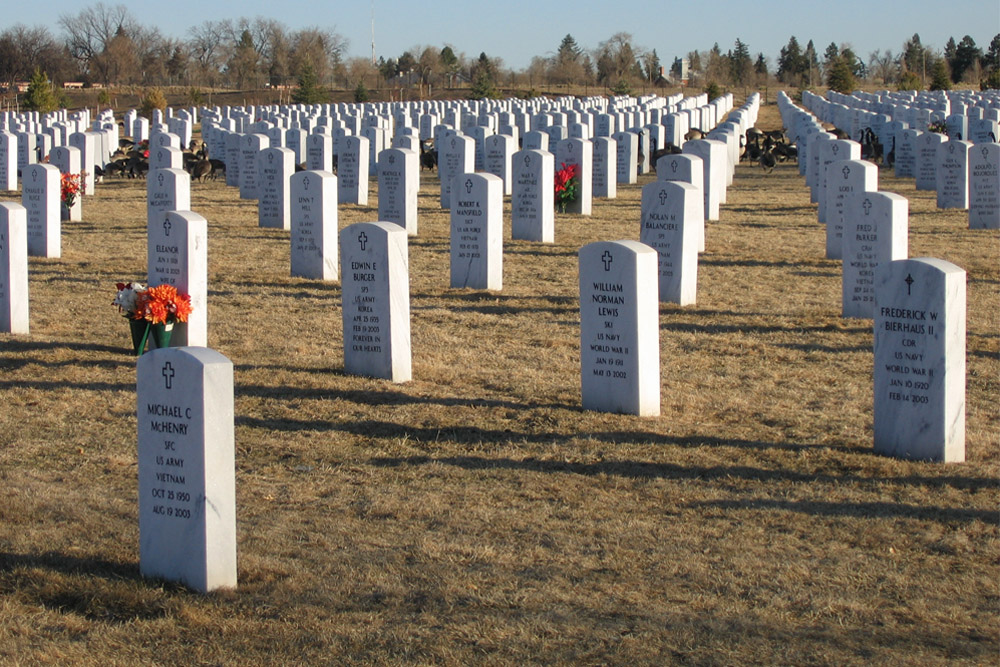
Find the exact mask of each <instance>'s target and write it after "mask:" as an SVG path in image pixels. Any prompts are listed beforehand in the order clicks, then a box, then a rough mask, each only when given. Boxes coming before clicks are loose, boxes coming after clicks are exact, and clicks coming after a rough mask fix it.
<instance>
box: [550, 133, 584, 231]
mask: <svg viewBox="0 0 1000 667" xmlns="http://www.w3.org/2000/svg"><path fill="white" fill-rule="evenodd" d="M555 164H556V167H555V168H556V171H557V172H558V171H559V170H560V169H562V168H563V165H566V166H569V165H572V164H575V165H577V167H578V169H577V176H576V178H577V181H578V184H577V190H576V193H577V194H576V200H574V201H573V202H571V203H570V204H569V206H568V207H567V210H566V212H567V213H576V214H578V215H591V213H592V211H593V205H594V204H593V201H594V199H593V196H594V195H593V193H594V190H593V178H594V145H593V144H592V143H590V142H589V141H585V140H583V139H563V140H562V141H560V142H559V143H558V144H557V145H556V161H555Z"/></svg>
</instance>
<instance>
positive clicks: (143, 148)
mask: <svg viewBox="0 0 1000 667" xmlns="http://www.w3.org/2000/svg"><path fill="white" fill-rule="evenodd" d="M139 151H140V152H141V153H142V156H143V157H144V158H149V139H143V140H142V141H140V142H139Z"/></svg>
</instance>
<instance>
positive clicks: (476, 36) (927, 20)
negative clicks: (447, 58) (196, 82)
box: [0, 0, 1000, 69]
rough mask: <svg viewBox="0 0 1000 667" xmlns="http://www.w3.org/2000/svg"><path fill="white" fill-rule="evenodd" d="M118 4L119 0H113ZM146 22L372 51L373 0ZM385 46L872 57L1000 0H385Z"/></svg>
mask: <svg viewBox="0 0 1000 667" xmlns="http://www.w3.org/2000/svg"><path fill="white" fill-rule="evenodd" d="M5 4H6V5H7V6H5V8H4V11H3V15H2V19H0V21H2V22H0V27H2V28H6V27H9V26H10V25H13V24H15V23H24V24H26V25H29V26H34V25H44V26H47V27H49V28H50V29H51V30H52V31H53V32H54V33H56V34H58V33H59V28H58V25H57V20H58V17H59V16H61V15H64V14H65V15H74V14H77V13H78V12H79V11H80V9H81V8H83V7H86V6H92V5H94V4H96V3H81V2H79V1H78V0H77V1H70V0H50V1H48V2H38V1H36V2H10V3H5ZM115 4H118V3H117V2H114V0H110V1H108V2H105V5H115ZM128 7H129V10H130V11H131V13H132V14H133V16H135V17H136V18H137V19H138V20H139V21H140V22H141V23H142V24H144V25H146V26H153V25H155V26H157V27H158V28H159V29H160V32H161V33H163V34H164V35H166V36H172V37H186V36H187V31H188V29H189V28H190V27H192V26H195V25H198V24H200V23H202V22H204V21H206V20H218V19H222V18H237V17H239V16H246V17H249V18H253V17H255V16H258V15H260V16H264V17H267V18H274V19H277V20H279V21H281V22H282V23H284V24H285V25H287V26H288V27H289V28H293V29H296V28H304V27H310V26H318V27H334V28H335V29H336V31H337V32H338V33H340V34H341V35H343V36H344V37H346V38H347V39H348V40H349V42H350V45H349V48H348V55H349V56H360V57H368V55H369V54H370V53H371V17H372V2H371V0H367V1H365V0H358V1H355V2H329V3H316V2H297V1H294V0H286V1H285V2H264V1H262V0H245V1H244V2H241V3H230V2H226V3H211V2H205V0H197V1H195V0H166V2H157V3H152V2H142V3H128ZM374 7H375V49H376V53H377V54H378V55H380V56H385V57H386V58H390V57H397V56H399V55H400V54H401V53H402V52H403V51H406V50H408V49H410V48H411V47H414V46H418V45H421V46H422V45H433V46H438V47H440V46H441V45H443V44H446V43H447V44H451V45H452V47H453V48H454V49H455V51H456V52H464V53H465V54H466V55H467V56H469V57H473V58H474V57H477V56H478V55H479V53H480V52H482V51H485V52H486V53H487V54H488V55H490V56H494V57H495V56H499V57H500V58H502V59H503V61H504V64H505V65H506V66H508V67H513V68H516V69H520V68H523V67H526V66H527V65H528V63H529V62H530V60H531V58H532V56H536V55H537V56H547V55H551V54H552V52H554V51H555V49H556V48H557V47H558V45H559V42H560V41H561V40H562V38H563V36H565V35H566V34H571V35H573V37H574V38H575V39H576V41H577V43H578V44H579V45H580V46H582V47H584V48H587V49H593V48H596V47H597V45H598V44H599V43H600V42H602V41H604V40H606V39H607V38H608V37H610V36H611V35H613V34H615V33H618V32H627V33H631V34H632V36H633V42H632V43H633V45H635V46H639V47H643V48H646V49H654V48H655V49H656V52H657V54H658V55H659V57H660V60H661V61H662V62H663V63H664V64H665V65H669V64H670V62H671V61H672V60H673V58H674V57H675V56H683V55H685V54H686V53H687V52H688V51H691V50H694V49H698V50H706V49H708V48H710V47H711V46H712V44H713V43H714V42H718V43H719V47H720V48H721V49H722V51H723V52H725V51H727V50H729V49H730V48H731V47H732V45H733V42H734V41H735V40H736V38H740V39H741V40H742V41H743V42H744V43H746V44H747V45H748V46H749V48H750V51H751V53H752V54H753V55H754V56H756V54H757V53H758V52H761V51H762V52H763V53H764V55H765V56H766V57H767V58H769V59H770V62H771V63H772V69H773V64H774V61H775V60H776V58H777V55H778V51H779V50H780V49H781V47H782V46H784V45H785V44H786V43H787V42H788V38H789V37H790V36H791V35H795V37H796V38H797V39H798V40H799V42H800V43H801V44H802V45H803V46H805V44H806V42H807V41H808V40H810V39H812V40H813V41H814V43H815V45H816V49H817V50H818V51H819V52H820V54H822V52H823V50H824V49H825V48H826V46H827V45H828V44H829V43H830V42H836V43H837V44H841V43H849V44H850V45H851V46H852V47H853V48H854V50H855V52H856V53H857V54H858V55H860V56H861V57H862V58H864V59H865V60H867V59H868V54H869V53H870V52H871V51H873V50H874V49H882V50H885V49H891V50H892V51H893V53H898V52H899V51H900V49H901V47H902V44H903V42H904V41H905V40H906V39H907V38H909V37H910V36H911V35H913V33H919V34H920V38H921V41H922V42H923V44H924V45H925V46H930V47H932V48H936V49H938V50H940V49H942V48H943V47H944V45H945V43H946V42H947V41H948V38H949V37H952V36H953V37H955V40H956V41H958V40H960V39H961V38H962V37H963V36H964V35H966V34H968V35H971V36H972V38H973V39H974V40H976V44H977V45H978V46H979V47H980V48H982V49H983V50H985V49H986V48H987V47H988V46H989V43H990V40H992V39H993V36H994V35H996V34H997V33H1000V0H946V1H943V2H942V1H941V0H936V1H934V2H931V1H929V0H909V1H903V0H866V1H858V0H831V1H829V2H813V1H810V0H800V1H794V0H758V1H757V2H746V1H736V0H713V1H711V2H697V1H696V0H686V1H684V2H677V1H664V0H661V1H659V2H656V1H653V0H628V1H626V2H615V1H614V0H611V1H605V2H576V3H571V2H557V1H553V0H533V1H529V0H496V1H495V2H491V3H485V4H484V3H476V2H462V1H461V0H450V1H447V2H442V1H441V0H424V1H422V2H421V1H420V0H405V1H404V0H375V2H374Z"/></svg>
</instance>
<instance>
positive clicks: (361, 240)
mask: <svg viewBox="0 0 1000 667" xmlns="http://www.w3.org/2000/svg"><path fill="white" fill-rule="evenodd" d="M358 243H360V244H361V249H362V250H364V249H365V244H366V243H368V235H367V234H365V233H364V232H361V233H360V234H358Z"/></svg>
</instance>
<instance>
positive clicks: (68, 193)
mask: <svg viewBox="0 0 1000 667" xmlns="http://www.w3.org/2000/svg"><path fill="white" fill-rule="evenodd" d="M83 177H84V173H83V172H82V171H81V172H80V173H79V174H63V175H62V181H61V183H60V196H59V198H60V200H61V201H62V205H63V206H65V207H66V208H73V204H75V203H76V198H77V197H79V196H80V191H81V190H82V189H83Z"/></svg>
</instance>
